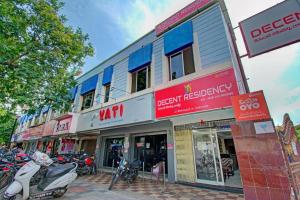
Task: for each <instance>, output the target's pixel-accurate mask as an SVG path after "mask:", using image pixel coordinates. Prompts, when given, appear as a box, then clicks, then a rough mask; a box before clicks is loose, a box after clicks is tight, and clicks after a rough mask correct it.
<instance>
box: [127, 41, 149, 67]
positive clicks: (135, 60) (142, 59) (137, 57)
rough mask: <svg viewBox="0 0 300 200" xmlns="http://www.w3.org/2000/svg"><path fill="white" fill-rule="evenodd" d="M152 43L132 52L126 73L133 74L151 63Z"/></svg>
mask: <svg viewBox="0 0 300 200" xmlns="http://www.w3.org/2000/svg"><path fill="white" fill-rule="evenodd" d="M151 58H152V43H151V44H148V45H146V46H144V47H142V48H140V49H139V50H137V51H135V52H133V53H132V54H130V56H129V60H128V71H129V72H134V71H137V70H139V69H141V68H143V67H144V66H146V65H148V64H149V63H151Z"/></svg>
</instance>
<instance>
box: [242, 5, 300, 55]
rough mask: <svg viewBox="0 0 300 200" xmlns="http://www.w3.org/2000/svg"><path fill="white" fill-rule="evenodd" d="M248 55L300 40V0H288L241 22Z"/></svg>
mask: <svg viewBox="0 0 300 200" xmlns="http://www.w3.org/2000/svg"><path fill="white" fill-rule="evenodd" d="M239 26H240V29H241V32H242V35H243V38H244V42H245V45H246V48H247V52H248V56H249V57H254V56H257V55H259V54H262V53H266V52H268V51H272V50H275V49H278V48H280V47H283V46H286V45H289V44H292V43H295V42H298V41H300V0H286V1H283V2H282V3H280V4H277V5H275V6H273V7H271V8H269V9H267V10H264V11H262V12H260V13H258V14H256V15H254V16H252V17H250V18H248V19H246V20H244V21H242V22H240V23H239Z"/></svg>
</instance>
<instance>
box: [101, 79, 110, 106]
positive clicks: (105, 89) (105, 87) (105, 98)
mask: <svg viewBox="0 0 300 200" xmlns="http://www.w3.org/2000/svg"><path fill="white" fill-rule="evenodd" d="M108 86H109V90H108V91H109V92H108V96H106V92H107V88H108ZM110 90H111V84H110V83H109V84H106V85H104V100H103V102H104V103H107V102H109V99H110V97H109V96H110ZM106 100H107V101H106Z"/></svg>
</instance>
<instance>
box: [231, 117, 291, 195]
mask: <svg viewBox="0 0 300 200" xmlns="http://www.w3.org/2000/svg"><path fill="white" fill-rule="evenodd" d="M231 128H232V134H233V138H234V143H235V147H236V152H237V158H238V163H239V167H240V172H241V178H242V182H243V188H244V194H245V200H290V194H291V192H290V188H291V187H290V183H289V180H288V172H287V168H286V165H285V161H284V156H283V152H282V149H281V145H280V142H279V140H278V137H277V135H276V133H268V134H261V135H257V134H256V132H255V129H254V123H253V122H250V121H248V122H239V123H235V124H232V125H231Z"/></svg>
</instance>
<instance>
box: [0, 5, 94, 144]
mask: <svg viewBox="0 0 300 200" xmlns="http://www.w3.org/2000/svg"><path fill="white" fill-rule="evenodd" d="M62 6H63V4H62V3H61V2H59V1H58V0H13V1H12V0H1V1H0V143H1V142H2V141H7V139H8V138H9V135H10V133H11V130H12V127H13V124H14V120H15V117H14V114H13V113H15V112H16V110H17V108H22V109H24V108H25V107H26V108H30V112H33V111H34V110H37V109H39V108H41V107H42V106H44V105H52V107H53V108H56V109H58V108H59V109H63V110H66V109H68V106H69V105H70V95H69V90H70V88H72V87H73V86H74V85H75V81H74V75H76V73H78V71H79V70H80V68H81V67H82V65H83V61H84V58H85V57H86V56H88V55H90V56H92V55H93V48H92V46H91V44H90V43H88V42H87V41H88V36H87V35H86V34H84V33H82V31H81V30H80V29H79V28H78V29H76V30H74V29H72V28H71V27H69V26H66V25H65V21H66V18H65V17H64V16H62V15H60V14H59V10H60V9H61V8H62Z"/></svg>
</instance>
